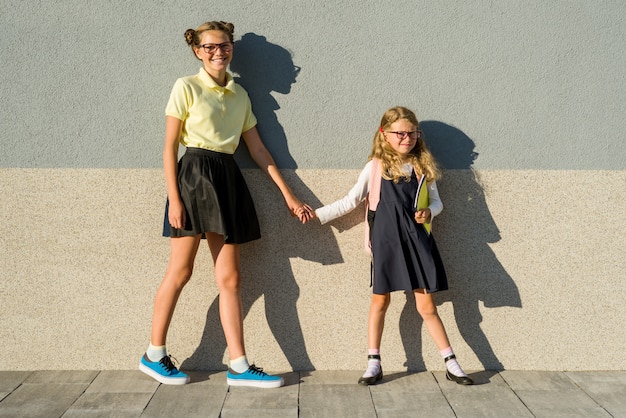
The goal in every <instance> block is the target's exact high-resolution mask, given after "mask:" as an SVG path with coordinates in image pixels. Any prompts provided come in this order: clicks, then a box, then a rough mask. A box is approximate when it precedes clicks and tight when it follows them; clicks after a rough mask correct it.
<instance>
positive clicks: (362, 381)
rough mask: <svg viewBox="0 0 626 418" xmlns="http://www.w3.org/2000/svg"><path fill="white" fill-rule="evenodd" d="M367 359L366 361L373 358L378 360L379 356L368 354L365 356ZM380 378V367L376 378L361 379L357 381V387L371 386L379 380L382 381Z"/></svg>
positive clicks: (381, 371) (381, 373) (381, 376)
mask: <svg viewBox="0 0 626 418" xmlns="http://www.w3.org/2000/svg"><path fill="white" fill-rule="evenodd" d="M367 358H368V359H371V358H374V359H377V360H380V355H379V354H370V355H369V356H367ZM382 378H383V366H380V370H379V371H378V373H377V374H376V376H371V377H361V378H360V379H359V385H363V386H369V385H373V384H375V383H376V382H378V381H379V380H382Z"/></svg>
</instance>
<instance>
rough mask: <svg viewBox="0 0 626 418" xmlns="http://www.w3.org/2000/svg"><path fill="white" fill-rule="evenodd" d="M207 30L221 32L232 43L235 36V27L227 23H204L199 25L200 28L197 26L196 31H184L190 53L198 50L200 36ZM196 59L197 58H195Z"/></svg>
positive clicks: (214, 21)
mask: <svg viewBox="0 0 626 418" xmlns="http://www.w3.org/2000/svg"><path fill="white" fill-rule="evenodd" d="M208 30H219V31H221V32H224V33H225V34H226V35H227V36H228V39H229V40H230V41H231V42H233V39H234V35H235V25H233V24H232V23H229V22H224V21H216V20H213V21H211V22H205V23H203V24H201V25H200V26H198V29H195V30H194V29H187V30H186V31H185V41H186V42H187V45H189V46H190V47H191V49H192V52H193V51H194V50H195V49H198V48H200V39H201V38H202V34H203V33H204V32H206V31H208ZM194 56H195V52H194ZM196 58H198V57H197V56H196ZM198 59H200V58H198Z"/></svg>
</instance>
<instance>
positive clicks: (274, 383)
mask: <svg viewBox="0 0 626 418" xmlns="http://www.w3.org/2000/svg"><path fill="white" fill-rule="evenodd" d="M226 381H227V382H228V384H229V385H230V386H254V387H257V388H279V387H281V386H282V385H284V384H285V382H284V380H283V378H282V377H280V376H272V375H271V374H267V373H265V372H264V371H263V369H262V368H260V367H256V366H255V365H254V364H253V365H251V366H250V367H249V368H248V370H246V371H245V372H243V373H237V372H236V371H234V370H233V369H231V368H229V369H228V372H227V373H226Z"/></svg>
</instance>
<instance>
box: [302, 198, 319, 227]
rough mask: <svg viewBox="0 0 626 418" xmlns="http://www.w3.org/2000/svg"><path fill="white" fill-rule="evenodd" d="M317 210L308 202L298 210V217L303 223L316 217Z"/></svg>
mask: <svg viewBox="0 0 626 418" xmlns="http://www.w3.org/2000/svg"><path fill="white" fill-rule="evenodd" d="M315 217H316V215H315V211H314V210H313V209H312V208H311V207H310V206H309V205H307V204H306V203H305V204H303V205H302V207H301V208H300V209H299V210H298V219H300V222H302V223H303V224H305V223H307V222H309V221H311V220H312V219H315Z"/></svg>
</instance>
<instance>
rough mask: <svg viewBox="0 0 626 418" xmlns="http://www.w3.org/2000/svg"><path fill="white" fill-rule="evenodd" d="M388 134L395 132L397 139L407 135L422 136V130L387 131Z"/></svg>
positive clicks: (411, 136) (410, 136) (413, 137)
mask: <svg viewBox="0 0 626 418" xmlns="http://www.w3.org/2000/svg"><path fill="white" fill-rule="evenodd" d="M387 132H389V133H390V134H396V137H397V138H398V139H405V138H406V137H407V136H408V137H409V138H411V139H417V138H421V137H422V131H387Z"/></svg>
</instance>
